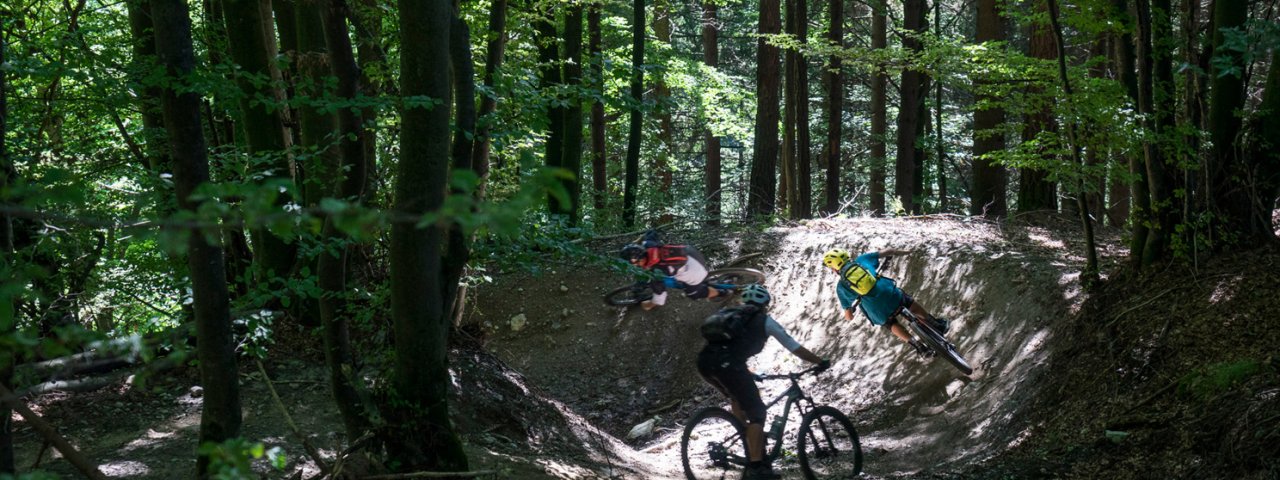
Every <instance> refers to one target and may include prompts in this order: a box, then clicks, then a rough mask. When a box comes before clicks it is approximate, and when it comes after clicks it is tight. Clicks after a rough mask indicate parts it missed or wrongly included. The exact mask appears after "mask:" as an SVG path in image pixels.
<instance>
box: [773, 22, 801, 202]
mask: <svg viewBox="0 0 1280 480" xmlns="http://www.w3.org/2000/svg"><path fill="white" fill-rule="evenodd" d="M801 1H804V0H786V3H785V4H784V5H783V9H784V14H783V15H784V16H783V22H784V23H783V27H782V29H783V32H785V33H786V34H787V35H789V36H791V37H792V38H799V36H800V35H799V32H798V30H799V24H800V19H799V18H800V15H799V11H798V7H797V6H796V5H797V4H798V3H799V2H801ZM801 63H802V61H801V60H800V52H799V51H798V50H796V49H794V48H789V49H787V50H786V53H785V56H784V60H783V67H782V68H783V72H782V108H783V110H782V152H781V153H782V155H781V157H780V158H781V160H782V164H781V165H780V166H781V170H782V178H781V182H779V185H778V210H779V211H780V212H786V213H787V215H788V216H789V217H791V218H796V209H795V208H794V207H793V205H796V204H798V203H799V201H797V194H798V193H799V191H800V189H799V188H798V187H797V184H796V177H797V174H798V168H797V163H798V162H797V157H798V156H799V154H798V151H799V148H798V145H797V140H796V125H797V121H796V117H797V115H798V111H799V110H798V108H797V107H798V106H799V104H800V90H799V85H800V70H799V69H800V64H801Z"/></svg>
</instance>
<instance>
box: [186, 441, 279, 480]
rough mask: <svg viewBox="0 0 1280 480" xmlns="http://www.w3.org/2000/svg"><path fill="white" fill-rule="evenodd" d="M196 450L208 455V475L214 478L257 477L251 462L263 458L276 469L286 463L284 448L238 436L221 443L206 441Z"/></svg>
mask: <svg viewBox="0 0 1280 480" xmlns="http://www.w3.org/2000/svg"><path fill="white" fill-rule="evenodd" d="M198 452H199V454H200V455H201V456H207V457H209V476H210V478H213V479H215V480H241V479H254V478H259V476H258V474H256V473H254V471H253V467H252V463H253V461H254V460H260V459H263V458H265V459H266V460H267V464H268V465H269V466H270V467H271V468H273V469H275V470H276V471H283V470H284V468H285V466H286V465H287V464H288V459H287V458H286V457H285V454H284V449H282V448H280V447H271V448H267V447H266V445H263V444H262V442H249V441H247V440H244V439H240V438H233V439H230V440H227V441H225V442H222V443H213V442H207V443H205V444H203V445H201V446H200V448H199V450H198Z"/></svg>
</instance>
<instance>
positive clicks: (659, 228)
mask: <svg viewBox="0 0 1280 480" xmlns="http://www.w3.org/2000/svg"><path fill="white" fill-rule="evenodd" d="M675 224H676V222H668V223H664V224H662V225H658V226H656V227H653V228H645V229H642V230H636V231H634V232H627V233H619V234H616V235H606V236H603V237H591V238H579V239H575V240H572V241H570V242H569V243H582V242H598V241H601V240H613V239H615V238H622V237H630V236H632V235H640V234H642V233H644V232H647V231H649V230H662V229H664V228H667V227H670V226H672V225H675Z"/></svg>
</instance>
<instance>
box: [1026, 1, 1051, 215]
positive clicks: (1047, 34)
mask: <svg viewBox="0 0 1280 480" xmlns="http://www.w3.org/2000/svg"><path fill="white" fill-rule="evenodd" d="M1047 8H1048V6H1047V5H1045V3H1044V2H1037V4H1036V10H1037V11H1038V12H1044V11H1045V9H1047ZM1028 50H1029V52H1028V53H1029V55H1030V56H1031V57H1032V58H1038V59H1041V60H1054V59H1055V58H1057V56H1058V53H1057V49H1056V48H1055V47H1054V39H1053V32H1052V31H1051V29H1050V28H1049V25H1047V24H1046V23H1045V22H1043V21H1037V22H1032V24H1031V35H1030V43H1029V45H1028ZM1028 90H1029V94H1030V95H1031V96H1032V97H1035V96H1039V95H1045V93H1044V88H1042V87H1039V86H1033V87H1031V88H1030V89H1028ZM1052 103H1053V102H1052V101H1044V102H1043V104H1042V105H1043V106H1042V107H1041V109H1040V110H1039V111H1035V112H1031V113H1029V114H1028V115H1027V118H1026V124H1025V125H1024V126H1023V129H1022V141H1024V142H1028V141H1031V140H1034V139H1035V138H1036V136H1038V135H1039V134H1040V132H1043V131H1050V132H1052V131H1057V129H1058V127H1057V122H1055V121H1054V118H1053V108H1052V106H1051V104H1052ZM1045 155H1048V154H1047V153H1046V154H1045ZM1045 160H1046V161H1049V160H1050V159H1045ZM1019 173H1020V174H1021V175H1020V176H1021V178H1020V181H1019V183H1018V210H1019V211H1022V212H1033V211H1037V210H1057V208H1058V202H1057V197H1058V195H1057V186H1056V185H1055V184H1054V183H1053V182H1051V181H1049V173H1048V172H1047V171H1045V170H1044V169H1040V168H1034V167H1024V168H1022V169H1020V171H1019Z"/></svg>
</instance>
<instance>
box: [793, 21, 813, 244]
mask: <svg viewBox="0 0 1280 480" xmlns="http://www.w3.org/2000/svg"><path fill="white" fill-rule="evenodd" d="M795 2H796V12H797V14H798V15H797V18H796V32H795V33H796V37H797V38H798V39H799V40H800V45H801V47H800V48H805V46H806V45H807V44H808V42H809V1H808V0H795ZM796 81H797V82H798V83H797V84H796V157H795V162H796V169H795V172H796V178H795V185H796V201H794V202H791V218H796V219H802V218H810V217H812V216H813V149H811V148H810V146H812V145H813V142H812V141H811V140H810V138H809V61H808V59H806V58H805V56H804V55H801V54H800V53H799V52H796Z"/></svg>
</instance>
